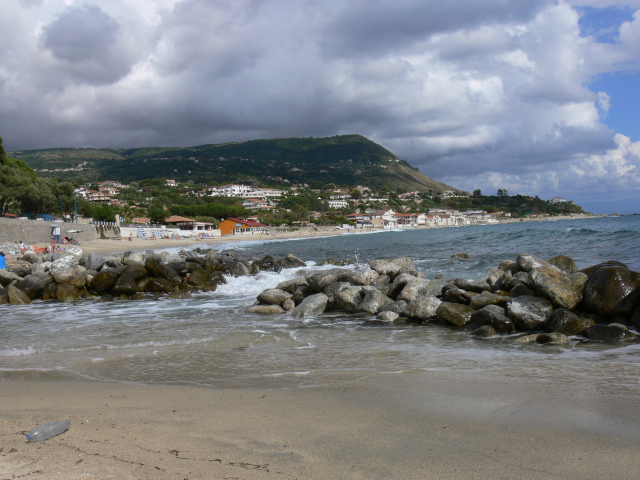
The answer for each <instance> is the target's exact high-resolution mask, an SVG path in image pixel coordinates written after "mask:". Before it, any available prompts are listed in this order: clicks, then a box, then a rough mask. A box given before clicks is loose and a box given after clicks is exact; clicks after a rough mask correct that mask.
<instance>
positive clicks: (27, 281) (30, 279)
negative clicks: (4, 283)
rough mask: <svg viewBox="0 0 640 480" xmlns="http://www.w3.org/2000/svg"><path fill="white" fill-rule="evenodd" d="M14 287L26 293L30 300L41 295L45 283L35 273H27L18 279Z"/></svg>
mask: <svg viewBox="0 0 640 480" xmlns="http://www.w3.org/2000/svg"><path fill="white" fill-rule="evenodd" d="M15 287H16V288H19V289H20V290H22V291H23V292H24V293H26V294H27V297H29V299H30V300H33V299H35V298H38V297H40V296H41V295H42V292H43V291H44V287H46V284H45V283H44V281H43V280H42V279H41V278H40V277H38V276H36V275H27V276H26V277H24V278H22V279H20V281H19V282H18V283H16V284H15Z"/></svg>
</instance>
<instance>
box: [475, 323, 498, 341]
mask: <svg viewBox="0 0 640 480" xmlns="http://www.w3.org/2000/svg"><path fill="white" fill-rule="evenodd" d="M471 335H473V336H474V337H480V338H489V337H495V335H496V331H495V329H494V328H493V327H492V326H491V325H483V326H481V327H478V328H476V329H475V330H473V331H472V332H471Z"/></svg>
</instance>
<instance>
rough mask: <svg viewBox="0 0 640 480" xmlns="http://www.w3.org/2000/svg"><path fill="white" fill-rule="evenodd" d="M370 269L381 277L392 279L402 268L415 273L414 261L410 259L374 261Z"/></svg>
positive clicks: (370, 264)
mask: <svg viewBox="0 0 640 480" xmlns="http://www.w3.org/2000/svg"><path fill="white" fill-rule="evenodd" d="M369 267H371V269H372V270H375V271H376V272H378V273H379V274H380V275H389V276H390V277H391V278H393V277H394V276H395V275H396V273H397V272H398V270H400V269H401V268H407V269H409V270H411V271H415V266H414V265H413V260H411V258H409V257H401V258H386V259H380V260H372V261H371V262H370V263H369Z"/></svg>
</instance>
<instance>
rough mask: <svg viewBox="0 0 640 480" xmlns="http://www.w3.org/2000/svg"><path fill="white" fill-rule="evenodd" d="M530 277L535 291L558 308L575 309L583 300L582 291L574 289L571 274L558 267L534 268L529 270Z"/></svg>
mask: <svg viewBox="0 0 640 480" xmlns="http://www.w3.org/2000/svg"><path fill="white" fill-rule="evenodd" d="M529 277H530V278H531V281H532V283H533V287H534V289H535V291H536V292H537V293H538V294H539V295H541V296H543V297H545V298H546V299H548V300H550V301H551V303H552V304H553V305H554V306H555V307H557V308H567V309H569V310H573V309H574V308H575V307H576V306H577V305H578V303H580V300H582V292H577V291H576V290H575V289H574V286H573V282H572V280H571V276H570V275H569V274H567V273H565V272H563V271H561V270H559V269H558V268H557V267H547V266H541V267H537V268H534V269H533V270H531V271H530V272H529Z"/></svg>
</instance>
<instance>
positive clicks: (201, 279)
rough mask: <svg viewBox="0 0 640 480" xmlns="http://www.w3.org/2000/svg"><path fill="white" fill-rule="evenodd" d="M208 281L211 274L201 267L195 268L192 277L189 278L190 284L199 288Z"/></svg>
mask: <svg viewBox="0 0 640 480" xmlns="http://www.w3.org/2000/svg"><path fill="white" fill-rule="evenodd" d="M208 281H209V274H208V273H207V271H206V270H205V269H204V268H202V267H200V266H198V267H196V268H194V269H193V271H192V272H191V275H190V276H189V282H190V283H193V284H194V285H197V286H198V287H202V286H203V285H204V284H205V283H207V282H208Z"/></svg>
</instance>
